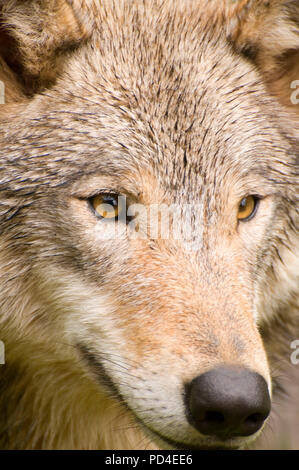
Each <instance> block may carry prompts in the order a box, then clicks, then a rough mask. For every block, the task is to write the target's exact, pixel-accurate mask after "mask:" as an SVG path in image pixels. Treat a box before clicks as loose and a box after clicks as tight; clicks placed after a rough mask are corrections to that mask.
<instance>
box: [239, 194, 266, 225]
mask: <svg viewBox="0 0 299 470" xmlns="http://www.w3.org/2000/svg"><path fill="white" fill-rule="evenodd" d="M249 197H252V198H253V199H254V209H253V211H252V212H251V214H250V215H249V216H248V217H246V218H245V219H238V223H241V222H249V221H250V220H252V219H253V218H254V217H255V216H256V214H257V211H258V208H259V205H260V202H261V200H262V199H263V197H262V196H259V195H257V194H248V195H247V196H244V197H243V198H242V200H241V201H243V199H246V198H249Z"/></svg>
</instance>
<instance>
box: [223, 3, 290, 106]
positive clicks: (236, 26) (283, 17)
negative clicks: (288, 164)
mask: <svg viewBox="0 0 299 470" xmlns="http://www.w3.org/2000/svg"><path fill="white" fill-rule="evenodd" d="M229 3H230V4H231V5H232V3H231V2H229ZM226 13H227V15H228V17H229V21H228V25H229V26H228V36H229V39H230V41H231V42H232V44H233V45H234V47H235V48H236V49H237V50H238V51H239V52H241V53H242V54H244V55H245V56H246V57H248V58H249V59H250V60H251V61H253V62H254V63H255V64H256V66H257V67H258V68H259V70H260V71H261V73H262V74H263V76H264V78H265V80H266V83H267V86H268V88H269V91H270V92H271V93H272V94H274V95H275V96H276V97H277V98H278V99H279V100H280V102H281V103H282V104H283V105H285V106H287V107H288V108H289V110H293V111H294V112H296V113H297V114H298V115H299V91H297V92H296V88H297V90H298V89H299V1H298V0H240V1H236V2H234V6H232V7H230V8H227V12H226ZM297 81H298V82H297ZM296 82H297V83H296Z"/></svg>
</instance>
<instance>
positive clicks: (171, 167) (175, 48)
mask: <svg viewBox="0 0 299 470" xmlns="http://www.w3.org/2000/svg"><path fill="white" fill-rule="evenodd" d="M91 5H92V7H93V8H96V12H95V11H93V18H95V19H93V21H94V24H93V34H92V36H91V38H90V41H89V42H88V44H84V45H82V47H81V50H79V51H77V52H75V53H74V54H73V56H72V57H70V58H69V60H68V61H67V62H66V63H65V65H64V70H65V71H64V73H63V74H62V77H61V78H60V79H59V80H58V83H57V84H56V86H55V87H54V88H53V89H51V90H49V91H47V92H45V93H44V94H43V95H41V96H37V97H36V98H35V99H34V100H33V101H32V102H31V103H30V104H29V105H28V104H26V105H24V106H23V107H22V106H21V105H19V108H18V115H19V116H18V117H14V120H13V123H10V131H9V133H8V134H7V135H5V139H4V140H5V141H6V143H7V145H6V147H5V150H3V151H2V152H3V153H2V158H3V159H4V160H5V161H6V162H7V154H9V155H10V158H9V160H10V162H11V164H10V168H9V170H8V171H7V169H6V175H7V173H9V172H11V173H12V175H11V179H12V180H14V181H15V184H17V178H16V176H17V175H18V174H19V172H20V171H21V174H22V180H23V181H24V175H26V178H25V179H26V181H27V182H28V183H30V182H31V181H32V179H34V184H35V187H36V182H37V181H38V182H39V183H40V184H42V182H43V181H46V183H47V186H50V187H51V186H57V185H61V184H65V183H68V182H69V181H72V180H73V179H74V178H76V177H77V176H78V175H79V176H80V175H81V174H82V173H84V174H88V173H95V172H97V171H99V172H102V173H106V172H107V173H108V174H109V173H110V174H111V173H112V174H114V173H115V171H117V172H118V174H121V173H122V172H128V171H129V172H135V173H136V171H138V170H139V169H140V168H141V167H143V168H144V169H147V170H149V171H150V172H154V173H155V174H156V175H157V176H158V178H159V179H161V180H162V184H163V187H165V188H166V187H170V188H172V189H173V188H177V187H178V186H181V187H183V186H185V185H186V184H189V185H191V186H193V187H197V186H198V184H199V181H206V182H208V181H214V182H215V178H216V177H215V174H216V173H217V168H219V167H222V168H223V167H225V168H226V169H227V170H229V171H233V172H234V173H235V176H236V177H237V178H240V176H241V175H246V174H250V172H252V171H256V172H258V173H260V174H263V175H266V174H269V170H270V172H271V171H274V169H275V161H279V160H280V161H283V160H284V159H285V158H286V155H285V148H286V147H289V149H290V154H292V150H291V145H292V144H291V142H290V143H289V144H288V145H286V142H285V137H283V138H282V135H281V134H282V133H281V131H279V126H278V125H277V123H276V118H274V113H275V110H276V108H275V105H274V103H273V102H272V101H271V99H270V98H269V97H268V93H267V92H266V91H265V89H264V87H263V85H262V84H261V81H260V78H259V76H258V73H257V72H256V71H255V69H254V67H253V66H252V65H251V64H249V62H247V61H246V60H245V59H244V58H243V57H241V56H239V55H238V54H236V53H235V52H234V51H233V49H232V48H231V47H230V45H229V43H228V42H227V40H226V39H225V37H224V34H223V32H222V30H221V29H220V28H217V24H216V23H217V21H216V17H215V18H214V17H213V15H212V14H211V15H210V16H209V15H207V14H206V11H205V15H203V10H204V9H205V8H206V4H205V2H199V3H198V2H189V1H183V2H179V1H175V2H169V1H166V2H160V1H153V0H147V1H145V2H124V1H123V0H121V1H118V2H116V1H110V0H109V2H108V1H106V0H105V1H103V2H101V4H100V5H97V7H95V6H94V4H93V3H92V4H91ZM261 111H262V112H261ZM13 113H14V114H15V111H13ZM29 129H30V130H29ZM14 130H15V131H14ZM2 132H3V133H4V134H6V130H5V129H4V131H2ZM269 144H271V145H269ZM20 145H21V146H22V155H20ZM273 146H274V147H275V154H276V159H273ZM44 147H46V148H47V152H45V151H43V148H44ZM249 155H251V156H252V155H258V157H259V158H258V160H257V159H256V158H248V157H249ZM0 158H1V153H0ZM289 158H290V159H291V158H293V156H292V155H291V156H290V157H289ZM16 159H17V160H18V163H17V165H16V164H15V161H16ZM57 165H59V166H60V168H59V174H58V173H57V171H56V170H55V168H56V166H57ZM224 173H225V172H222V174H224ZM272 176H273V175H272ZM6 182H7V178H6ZM218 183H219V181H218ZM22 184H24V183H22Z"/></svg>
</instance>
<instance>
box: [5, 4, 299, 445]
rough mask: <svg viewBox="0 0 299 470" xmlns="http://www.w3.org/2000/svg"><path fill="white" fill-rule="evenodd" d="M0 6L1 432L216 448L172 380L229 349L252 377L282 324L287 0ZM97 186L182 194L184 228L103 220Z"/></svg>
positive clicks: (292, 202)
mask: <svg viewBox="0 0 299 470" xmlns="http://www.w3.org/2000/svg"><path fill="white" fill-rule="evenodd" d="M0 5H1V10H0V12H1V14H0V19H1V23H2V25H3V28H2V33H0V38H1V41H0V52H1V55H2V59H1V61H2V62H1V72H0V79H1V80H3V81H4V82H5V84H6V85H7V90H8V91H7V103H8V104H7V105H6V106H2V108H1V109H0V118H1V126H0V127H1V132H0V142H1V150H0V200H1V203H0V314H1V317H0V318H1V319H0V340H2V341H4V343H5V350H6V364H5V366H0V411H1V413H0V416H1V418H0V445H1V446H2V447H3V448H9V449H11V448H15V449H17V448H24V449H143V448H146V449H154V448H174V447H176V445H175V444H173V445H171V444H169V443H168V441H167V439H169V440H172V441H173V442H174V443H175V442H176V443H177V446H183V447H184V448H186V449H188V448H203V447H205V448H213V447H215V446H216V447H217V446H219V443H218V442H217V441H216V440H215V439H214V440H213V439H206V438H205V437H204V436H202V435H200V434H199V433H198V431H196V429H195V428H194V427H192V426H191V425H190V424H189V423H188V422H187V419H186V416H185V408H184V406H185V405H184V400H183V398H182V397H183V390H184V385H185V384H187V383H189V382H190V381H192V379H193V378H194V377H196V376H197V375H199V374H201V373H203V372H205V371H208V370H210V369H212V368H213V367H217V366H218V365H233V366H242V367H246V368H249V369H252V370H253V371H255V372H257V373H259V374H260V375H262V376H263V377H264V378H265V380H266V382H267V384H268V387H269V390H270V392H271V391H272V387H273V381H274V385H275V380H274V379H275V377H274V376H273V370H272V369H273V366H274V364H276V362H275V361H277V358H281V357H283V358H286V357H288V354H289V352H290V351H289V345H290V341H291V340H292V339H295V338H294V336H295V335H296V333H297V331H298V320H297V318H298V313H299V305H298V277H299V272H298V261H299V259H298V252H299V250H298V243H299V242H298V189H299V180H298V155H299V146H298V136H299V123H298V119H297V112H298V106H297V107H296V105H292V104H290V102H289V100H288V97H289V96H290V83H291V81H292V80H294V79H296V78H298V79H299V76H298V77H297V61H296V58H297V57H298V51H299V39H298V38H299V35H298V21H297V20H298V7H297V5H296V2H294V1H287V0H285V1H278V0H277V1H276V0H275V1H273V2H266V1H261V0H256V1H248V0H246V1H245V0H244V1H240V2H231V1H227V2H219V1H217V2H216V1H209V2H207V1H205V0H196V1H192V2H190V1H189V0H175V1H173V0H172V1H170V0H165V1H162V0H145V1H144V2H139V1H137V0H119V1H116V0H103V1H101V2H97V1H92V0H90V1H88V0H86V1H83V0H82V1H80V0H74V1H64V0H51V1H45V0H34V1H30V2H28V1H22V0H9V1H8V2H7V1H6V2H0ZM273 23H274V24H275V27H273ZM296 28H297V29H296ZM7 51H10V52H11V53H12V54H11V53H8V52H7ZM277 58H280V60H279V61H278V62H277ZM282 60H283V62H284V68H283V69H280V68H279V65H277V64H278V63H279V62H281V61H282ZM107 188H109V189H111V190H113V191H116V192H119V193H126V194H127V195H128V198H130V201H131V202H132V203H138V204H143V205H144V206H145V207H146V208H149V207H150V206H151V205H153V204H166V205H171V204H173V203H177V204H178V205H180V206H181V207H184V211H185V212H187V209H185V207H186V205H187V204H190V203H191V204H194V205H195V206H194V207H195V208H194V210H193V215H194V219H192V237H191V238H192V239H191V240H186V239H185V238H186V237H185V238H184V236H185V235H186V231H187V227H186V224H185V223H184V221H183V220H181V219H180V220H178V221H177V222H176V223H177V225H176V226H175V228H176V230H177V233H179V234H183V235H184V236H183V237H181V238H180V237H178V238H175V237H173V238H172V237H170V239H167V240H164V239H161V238H158V239H152V238H151V237H141V236H140V237H139V238H138V237H136V238H130V237H128V236H127V235H126V236H124V237H123V238H121V237H118V238H115V237H113V233H112V225H110V226H109V225H103V223H102V222H101V221H98V220H97V219H96V218H95V216H94V214H93V213H92V211H91V210H90V208H89V206H88V204H87V200H88V199H90V198H91V197H92V196H94V195H95V194H97V193H98V192H99V191H100V190H103V189H107ZM249 194H260V195H261V196H263V199H262V200H261V201H260V207H259V211H258V214H257V216H256V218H255V219H253V220H252V221H250V222H248V223H244V224H239V225H238V224H237V220H236V214H237V208H238V204H239V202H240V200H242V198H243V197H245V196H247V195H249ZM137 220H138V223H139V225H140V227H141V232H142V230H143V231H144V233H146V232H147V230H148V229H149V227H148V226H147V224H146V223H145V224H143V225H142V222H143V220H142V216H139V218H138V217H137ZM120 229H122V227H120ZM103 234H105V235H106V238H105V239H103ZM191 244H192V247H193V249H192V250H190V246H191ZM102 367H103V368H104V369H105V372H106V373H107V375H108V376H109V379H110V380H111V381H112V382H113V386H112V385H111V384H110V385H109V386H108V389H107V387H106V386H105V383H104V382H105V380H104V379H106V378H105V377H103V370H102ZM109 387H110V389H109ZM141 423H142V424H141ZM158 434H159V435H160V437H159V436H158ZM161 436H162V437H161ZM256 437H257V435H255V436H252V437H249V438H247V439H245V438H238V439H231V440H230V441H229V442H226V443H224V444H223V446H224V447H227V448H235V447H237V448H244V447H246V446H249V445H250V444H252V441H253V440H254V439H255V438H256Z"/></svg>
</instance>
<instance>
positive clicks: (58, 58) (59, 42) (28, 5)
mask: <svg viewBox="0 0 299 470" xmlns="http://www.w3.org/2000/svg"><path fill="white" fill-rule="evenodd" d="M76 2H78V3H79V4H81V2H79V0H0V78H1V79H2V81H3V82H4V85H5V87H6V88H7V89H8V90H10V89H11V87H10V83H11V80H12V81H14V83H15V85H16V86H19V89H20V90H21V89H22V91H23V92H24V94H25V95H27V96H32V95H33V94H34V93H36V92H37V91H40V90H42V89H44V88H47V87H49V86H51V84H53V83H54V81H55V79H56V78H57V76H58V74H59V71H60V68H61V64H62V60H63V58H64V57H65V55H66V54H68V52H69V51H71V50H74V49H75V48H76V47H78V45H79V44H80V43H81V42H82V40H84V38H85V37H86V35H87V31H86V29H85V28H84V26H83V24H81V21H80V20H79V16H80V15H79V14H78V15H77V14H76V11H75V6H74V3H76ZM6 82H9V83H6Z"/></svg>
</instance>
